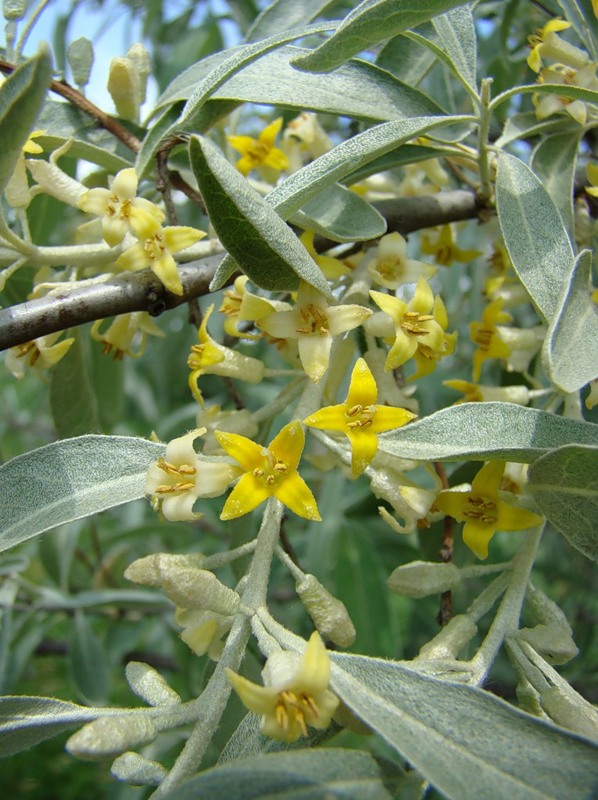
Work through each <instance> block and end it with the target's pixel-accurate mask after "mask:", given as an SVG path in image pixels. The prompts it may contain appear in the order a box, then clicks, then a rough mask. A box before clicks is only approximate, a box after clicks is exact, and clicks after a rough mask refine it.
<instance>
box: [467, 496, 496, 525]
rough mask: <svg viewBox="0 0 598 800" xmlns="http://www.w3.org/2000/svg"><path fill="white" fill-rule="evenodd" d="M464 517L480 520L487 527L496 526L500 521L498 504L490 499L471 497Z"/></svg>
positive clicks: (468, 499)
mask: <svg viewBox="0 0 598 800" xmlns="http://www.w3.org/2000/svg"><path fill="white" fill-rule="evenodd" d="M463 516H464V517H467V518H468V519H476V520H479V521H480V522H483V523H484V524H485V525H495V524H496V522H497V520H498V510H497V506H496V502H495V501H494V500H491V499H490V498H488V497H476V496H474V495H470V496H469V497H468V498H467V508H466V509H465V510H464V511H463Z"/></svg>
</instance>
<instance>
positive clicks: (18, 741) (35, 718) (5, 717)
mask: <svg viewBox="0 0 598 800" xmlns="http://www.w3.org/2000/svg"><path fill="white" fill-rule="evenodd" d="M114 713H115V711H114V710H111V709H108V708H88V707H86V706H78V705H76V704H75V703H66V702H64V701H62V700H54V699H52V698H50V697H26V696H23V697H11V696H8V697H0V757H5V756H11V755H13V754H14V753H20V752H21V751H22V750H29V748H30V747H34V746H35V745H36V744H39V743H40V742H44V741H45V740H46V739H51V738H52V737H53V736H58V734H59V733H62V732H63V731H65V730H67V729H68V728H73V727H75V726H76V725H83V724H84V723H85V722H90V721H91V720H93V719H96V718H97V717H100V716H104V715H109V714H114ZM120 713H122V709H121V710H120Z"/></svg>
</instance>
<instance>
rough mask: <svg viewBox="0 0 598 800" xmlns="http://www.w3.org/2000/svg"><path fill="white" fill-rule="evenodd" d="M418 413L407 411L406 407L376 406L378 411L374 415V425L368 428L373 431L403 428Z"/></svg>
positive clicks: (380, 431)
mask: <svg viewBox="0 0 598 800" xmlns="http://www.w3.org/2000/svg"><path fill="white" fill-rule="evenodd" d="M416 416H417V414H413V413H412V412H411V411H407V409H406V408H396V407H394V406H376V413H375V414H374V416H373V417H372V425H371V427H370V428H368V429H367V430H369V431H372V433H384V431H390V430H393V429H394V428H402V427H403V425H406V424H407V423H408V422H411V420H412V419H415V418H416Z"/></svg>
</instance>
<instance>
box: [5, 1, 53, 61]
mask: <svg viewBox="0 0 598 800" xmlns="http://www.w3.org/2000/svg"><path fill="white" fill-rule="evenodd" d="M49 3H50V0H41V2H40V3H39V5H38V6H37V8H36V9H35V10H34V11H33V14H32V15H31V16H30V17H29V19H28V20H27V23H26V24H25V27H24V28H23V31H22V33H21V35H20V37H19V41H18V42H17V47H16V50H15V53H14V60H15V61H16V60H18V58H19V56H20V55H21V53H22V52H23V48H24V47H25V44H26V42H27V39H28V38H29V34H30V33H31V31H32V30H33V26H34V25H35V23H36V22H37V20H38V19H39V18H40V16H41V14H42V13H43V11H44V9H45V8H46V6H47V5H49ZM9 58H13V57H12V56H9Z"/></svg>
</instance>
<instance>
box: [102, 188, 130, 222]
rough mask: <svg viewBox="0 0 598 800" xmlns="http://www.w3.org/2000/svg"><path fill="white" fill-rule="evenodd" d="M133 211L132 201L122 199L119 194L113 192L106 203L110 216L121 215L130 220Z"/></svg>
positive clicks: (122, 217) (121, 217)
mask: <svg viewBox="0 0 598 800" xmlns="http://www.w3.org/2000/svg"><path fill="white" fill-rule="evenodd" d="M130 213H131V201H130V200H121V199H120V197H119V196H118V195H117V194H111V195H110V197H109V198H108V203H107V204H106V214H107V216H109V217H119V219H122V220H128V219H129V215H130Z"/></svg>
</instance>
